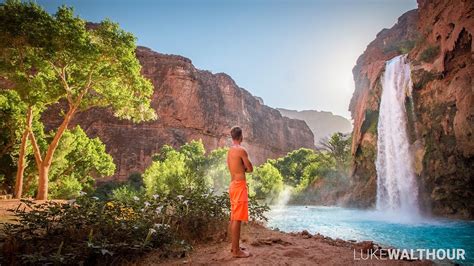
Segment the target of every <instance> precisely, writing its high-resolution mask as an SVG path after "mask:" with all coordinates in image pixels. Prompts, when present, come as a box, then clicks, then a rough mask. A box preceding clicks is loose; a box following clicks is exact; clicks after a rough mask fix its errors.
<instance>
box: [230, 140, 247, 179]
mask: <svg viewBox="0 0 474 266" xmlns="http://www.w3.org/2000/svg"><path fill="white" fill-rule="evenodd" d="M227 166H228V167H229V172H230V176H231V179H232V181H234V180H245V173H250V172H252V171H253V166H252V163H251V162H250V160H249V156H248V154H247V151H246V150H245V148H244V147H242V146H240V145H235V144H234V145H232V146H231V147H230V148H229V152H228V153H227Z"/></svg>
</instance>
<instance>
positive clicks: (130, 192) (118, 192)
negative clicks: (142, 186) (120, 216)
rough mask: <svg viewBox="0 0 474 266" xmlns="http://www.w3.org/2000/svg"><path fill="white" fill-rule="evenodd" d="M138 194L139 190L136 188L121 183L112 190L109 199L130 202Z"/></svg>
mask: <svg viewBox="0 0 474 266" xmlns="http://www.w3.org/2000/svg"><path fill="white" fill-rule="evenodd" d="M139 195H140V192H139V191H138V190H137V189H136V188H134V187H132V186H130V185H123V186H120V187H118V188H115V189H114V190H112V197H111V199H113V200H116V201H120V202H130V201H132V200H133V199H134V198H135V197H138V196H139Z"/></svg>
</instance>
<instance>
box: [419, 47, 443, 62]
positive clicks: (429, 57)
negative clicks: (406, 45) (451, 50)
mask: <svg viewBox="0 0 474 266" xmlns="http://www.w3.org/2000/svg"><path fill="white" fill-rule="evenodd" d="M439 51H440V48H439V45H433V46H429V47H428V48H426V49H425V50H424V51H423V52H421V54H420V60H421V61H423V62H431V61H433V59H434V58H435V57H436V56H437V55H438V54H439Z"/></svg>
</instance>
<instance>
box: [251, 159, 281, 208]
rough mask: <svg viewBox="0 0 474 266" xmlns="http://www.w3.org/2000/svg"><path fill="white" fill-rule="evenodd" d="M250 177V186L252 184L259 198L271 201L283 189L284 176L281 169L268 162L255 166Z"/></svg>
mask: <svg viewBox="0 0 474 266" xmlns="http://www.w3.org/2000/svg"><path fill="white" fill-rule="evenodd" d="M249 179H250V180H251V182H249V186H252V189H253V191H254V192H255V196H256V197H257V198H258V199H267V200H268V201H269V202H271V201H272V200H274V199H276V198H277V197H278V195H279V194H280V192H281V191H282V190H283V177H282V175H281V174H280V171H278V169H277V168H276V167H275V166H273V165H272V164H270V163H268V162H267V163H264V164H262V165H260V166H259V167H257V168H255V171H254V172H253V173H252V174H251V175H249ZM250 183H252V184H250Z"/></svg>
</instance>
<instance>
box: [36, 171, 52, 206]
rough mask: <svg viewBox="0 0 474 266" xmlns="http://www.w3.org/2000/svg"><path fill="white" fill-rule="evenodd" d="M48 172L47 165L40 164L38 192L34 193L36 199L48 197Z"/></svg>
mask: <svg viewBox="0 0 474 266" xmlns="http://www.w3.org/2000/svg"><path fill="white" fill-rule="evenodd" d="M48 174H49V166H43V165H41V168H40V169H39V180H38V194H37V195H36V199H37V200H47V199H48V185H49V184H48Z"/></svg>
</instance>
